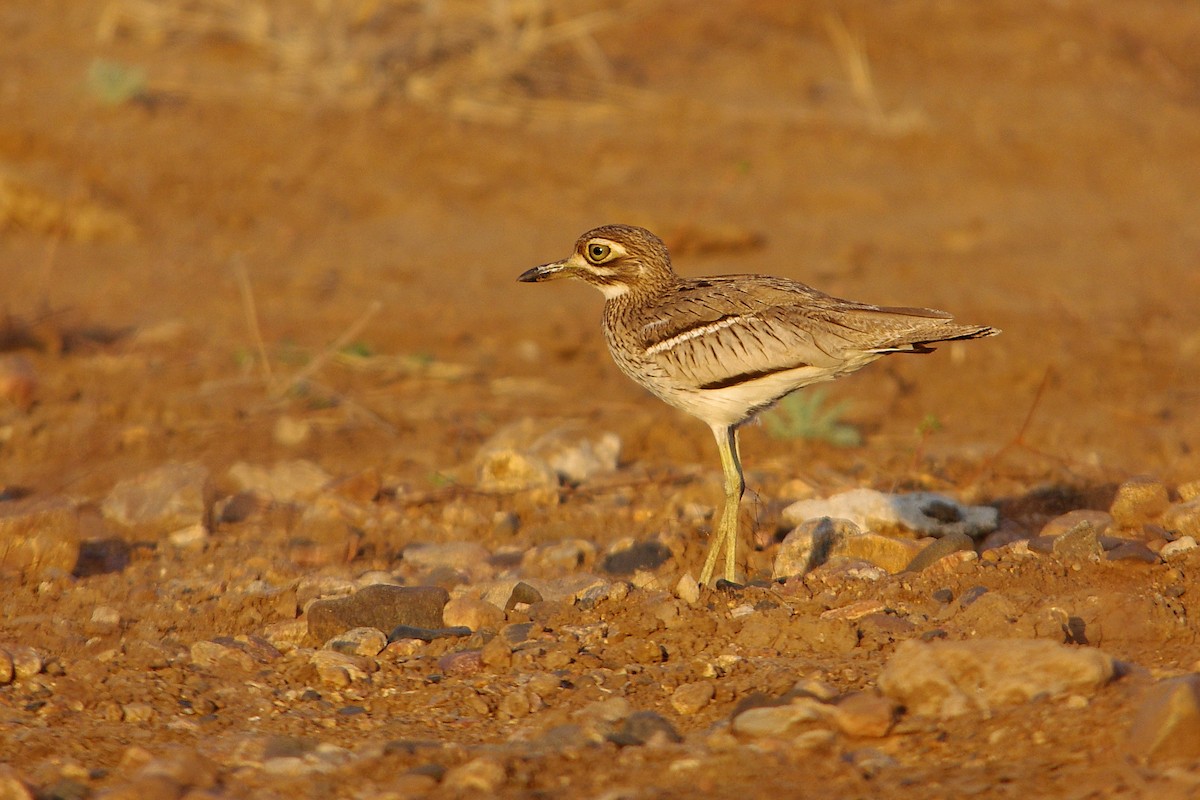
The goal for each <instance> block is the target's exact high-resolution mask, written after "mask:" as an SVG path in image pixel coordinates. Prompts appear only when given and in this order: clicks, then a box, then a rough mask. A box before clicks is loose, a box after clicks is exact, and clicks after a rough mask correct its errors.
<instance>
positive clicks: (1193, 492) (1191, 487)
mask: <svg viewBox="0 0 1200 800" xmlns="http://www.w3.org/2000/svg"><path fill="white" fill-rule="evenodd" d="M1178 492H1179V499H1180V500H1182V501H1183V502H1185V503H1190V502H1192V501H1193V500H1200V480H1194V481H1188V482H1187V483H1181V484H1179V489H1178Z"/></svg>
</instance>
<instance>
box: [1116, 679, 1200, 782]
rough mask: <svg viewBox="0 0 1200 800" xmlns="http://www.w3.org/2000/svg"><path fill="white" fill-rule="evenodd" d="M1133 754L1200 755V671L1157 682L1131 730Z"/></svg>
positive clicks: (1176, 757)
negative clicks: (1196, 673)
mask: <svg viewBox="0 0 1200 800" xmlns="http://www.w3.org/2000/svg"><path fill="white" fill-rule="evenodd" d="M1129 749H1130V751H1131V752H1132V753H1133V755H1134V756H1136V757H1138V758H1142V759H1152V760H1154V761H1176V760H1177V761H1189V762H1190V761H1195V760H1196V759H1200V675H1195V674H1193V675H1185V676H1183V677H1180V678H1171V679H1169V680H1164V681H1160V682H1158V683H1156V684H1155V685H1154V686H1152V687H1151V688H1150V690H1149V691H1148V692H1147V693H1146V696H1145V697H1144V698H1143V699H1142V703H1141V706H1140V707H1139V708H1138V711H1137V715H1136V716H1135V717H1134V720H1133V726H1132V728H1130V731H1129Z"/></svg>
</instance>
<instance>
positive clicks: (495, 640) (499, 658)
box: [479, 636, 513, 670]
mask: <svg viewBox="0 0 1200 800" xmlns="http://www.w3.org/2000/svg"><path fill="white" fill-rule="evenodd" d="M512 653H513V648H512V645H511V644H510V643H509V642H507V641H505V639H504V637H503V636H493V637H492V638H491V639H490V640H489V641H488V642H487V644H485V645H484V646H483V649H482V650H480V651H479V657H480V659H481V660H482V662H483V665H484V666H486V667H491V668H492V669H494V670H507V669H508V668H509V667H510V666H512Z"/></svg>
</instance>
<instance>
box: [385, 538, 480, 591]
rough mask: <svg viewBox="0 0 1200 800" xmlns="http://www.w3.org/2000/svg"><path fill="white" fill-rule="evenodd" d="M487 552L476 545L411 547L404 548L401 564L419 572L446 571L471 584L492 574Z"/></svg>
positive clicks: (432, 544) (456, 543)
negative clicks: (458, 575)
mask: <svg viewBox="0 0 1200 800" xmlns="http://www.w3.org/2000/svg"><path fill="white" fill-rule="evenodd" d="M491 555H492V554H491V552H490V551H489V550H488V549H487V548H486V547H484V546H483V545H481V544H479V543H478V542H439V543H428V544H426V543H422V544H412V545H409V546H408V547H406V548H404V552H403V554H402V558H403V559H404V563H405V564H408V565H409V566H412V567H415V568H416V569H418V570H421V571H422V572H432V571H434V570H437V569H447V570H452V571H455V572H459V573H461V574H463V575H467V576H469V580H470V581H471V582H472V583H474V582H477V581H480V580H485V579H487V578H489V577H491V575H492V574H493V573H494V572H495V568H494V567H492V565H491V564H490V563H489V561H488V559H490V558H491Z"/></svg>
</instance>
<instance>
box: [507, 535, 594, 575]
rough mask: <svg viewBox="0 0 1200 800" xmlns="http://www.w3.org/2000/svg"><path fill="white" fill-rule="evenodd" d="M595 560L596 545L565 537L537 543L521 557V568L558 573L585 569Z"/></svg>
mask: <svg viewBox="0 0 1200 800" xmlns="http://www.w3.org/2000/svg"><path fill="white" fill-rule="evenodd" d="M595 560H596V546H595V545H594V544H592V543H591V542H589V541H587V540H586V539H565V540H563V541H559V542H551V543H549V544H543V545H538V546H537V547H534V548H532V549H530V550H529V551H527V552H526V553H525V555H524V556H523V557H522V558H521V570H522V571H523V572H525V573H526V574H528V573H534V574H542V575H560V574H562V573H564V572H572V571H574V570H577V569H581V568H582V569H587V568H590V567H591V565H592V564H593V563H594V562H595Z"/></svg>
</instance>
